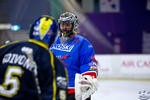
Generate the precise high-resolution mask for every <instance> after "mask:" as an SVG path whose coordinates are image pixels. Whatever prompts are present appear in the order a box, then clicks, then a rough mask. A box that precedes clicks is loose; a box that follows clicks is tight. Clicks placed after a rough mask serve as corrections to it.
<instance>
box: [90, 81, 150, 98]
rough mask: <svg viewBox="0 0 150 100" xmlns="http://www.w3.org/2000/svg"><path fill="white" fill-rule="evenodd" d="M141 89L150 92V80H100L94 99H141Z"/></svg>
mask: <svg viewBox="0 0 150 100" xmlns="http://www.w3.org/2000/svg"><path fill="white" fill-rule="evenodd" d="M140 91H141V92H142V91H146V92H149V91H150V81H132V80H131V81H127V80H126V81H124V80H100V81H99V86H98V91H96V92H95V94H93V95H92V100H140V99H139V97H140V95H142V94H140V93H139V92H140ZM149 95H150V94H149ZM149 97H150V96H149ZM145 100H150V98H149V99H145Z"/></svg>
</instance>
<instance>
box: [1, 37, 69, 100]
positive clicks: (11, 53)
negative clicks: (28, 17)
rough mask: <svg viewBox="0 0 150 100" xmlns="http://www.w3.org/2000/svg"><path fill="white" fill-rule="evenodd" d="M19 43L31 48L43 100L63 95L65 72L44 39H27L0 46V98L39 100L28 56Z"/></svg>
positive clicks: (7, 99)
mask: <svg viewBox="0 0 150 100" xmlns="http://www.w3.org/2000/svg"><path fill="white" fill-rule="evenodd" d="M22 47H29V48H32V50H33V59H34V61H35V62H36V64H37V72H38V76H37V77H38V80H39V86H40V89H41V95H40V97H41V99H42V100H60V98H64V97H65V96H66V91H67V79H66V77H67V73H66V71H65V69H64V67H63V65H62V64H61V63H60V61H59V60H57V58H56V57H55V56H54V55H53V53H52V52H51V51H49V50H48V46H47V45H46V44H44V43H43V42H40V41H37V40H33V39H30V40H29V41H24V42H14V43H9V44H6V45H4V46H1V47H0V100H38V99H39V98H38V97H39V96H38V93H37V89H36V88H37V87H36V84H35V82H34V77H32V76H33V72H32V71H31V70H30V68H29V67H30V64H29V63H28V57H27V55H26V54H25V53H23V52H22V51H21V48H22Z"/></svg>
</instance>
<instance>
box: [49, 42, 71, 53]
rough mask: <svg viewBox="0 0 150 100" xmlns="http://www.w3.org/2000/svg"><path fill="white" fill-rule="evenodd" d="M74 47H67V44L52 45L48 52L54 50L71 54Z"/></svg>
mask: <svg viewBox="0 0 150 100" xmlns="http://www.w3.org/2000/svg"><path fill="white" fill-rule="evenodd" d="M73 47H74V45H69V44H56V43H55V44H53V45H52V46H51V47H50V50H52V49H55V50H60V51H66V52H71V50H72V49H73Z"/></svg>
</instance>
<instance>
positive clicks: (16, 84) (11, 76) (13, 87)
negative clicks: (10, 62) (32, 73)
mask: <svg viewBox="0 0 150 100" xmlns="http://www.w3.org/2000/svg"><path fill="white" fill-rule="evenodd" d="M23 73H24V71H23V70H22V68H21V67H19V66H8V68H7V70H6V72H5V76H4V82H3V83H2V84H0V95H2V96H6V97H13V96H14V95H16V94H17V93H18V91H19V89H20V81H19V78H18V77H17V76H19V77H21V76H22V74H23Z"/></svg>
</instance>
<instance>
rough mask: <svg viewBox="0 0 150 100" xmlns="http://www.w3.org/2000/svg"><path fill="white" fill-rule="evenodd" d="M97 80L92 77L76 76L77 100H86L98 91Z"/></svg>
mask: <svg viewBox="0 0 150 100" xmlns="http://www.w3.org/2000/svg"><path fill="white" fill-rule="evenodd" d="M96 87H97V79H96V78H92V77H91V76H90V75H84V76H82V75H81V74H76V76H75V98H76V100H85V99H87V98H89V97H90V96H91V95H92V94H93V93H94V92H95V91H96V90H97V88H96Z"/></svg>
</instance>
